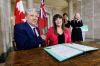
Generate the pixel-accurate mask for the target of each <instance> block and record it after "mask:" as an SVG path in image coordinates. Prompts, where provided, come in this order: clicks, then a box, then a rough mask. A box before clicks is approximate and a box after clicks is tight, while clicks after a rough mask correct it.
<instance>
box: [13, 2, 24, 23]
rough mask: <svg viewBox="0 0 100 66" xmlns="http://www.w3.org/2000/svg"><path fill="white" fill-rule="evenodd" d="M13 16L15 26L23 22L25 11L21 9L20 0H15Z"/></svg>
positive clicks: (21, 3)
mask: <svg viewBox="0 0 100 66" xmlns="http://www.w3.org/2000/svg"><path fill="white" fill-rule="evenodd" d="M14 15H15V24H20V23H23V22H25V11H24V7H23V2H22V1H21V0H16V6H15V12H14Z"/></svg>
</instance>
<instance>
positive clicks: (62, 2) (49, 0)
mask: <svg viewBox="0 0 100 66" xmlns="http://www.w3.org/2000/svg"><path fill="white" fill-rule="evenodd" d="M34 2H35V3H40V2H41V0H34ZM45 4H46V5H49V6H52V7H56V8H58V9H62V8H65V7H67V6H68V2H67V1H66V0H45Z"/></svg>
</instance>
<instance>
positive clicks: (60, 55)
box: [44, 43, 98, 62]
mask: <svg viewBox="0 0 100 66" xmlns="http://www.w3.org/2000/svg"><path fill="white" fill-rule="evenodd" d="M78 46H79V48H78ZM84 48H85V49H84ZM86 48H87V49H86ZM82 49H84V50H82ZM97 49H98V48H94V47H89V46H84V45H79V44H75V43H73V44H66V43H65V44H58V45H54V46H49V47H45V48H44V50H45V51H46V52H47V53H48V54H50V55H51V56H53V57H54V58H55V59H57V60H58V61H59V62H62V61H64V60H67V59H69V58H72V57H74V56H77V55H80V54H82V53H84V52H86V50H87V51H92V50H97Z"/></svg>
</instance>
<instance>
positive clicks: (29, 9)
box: [25, 8, 37, 16]
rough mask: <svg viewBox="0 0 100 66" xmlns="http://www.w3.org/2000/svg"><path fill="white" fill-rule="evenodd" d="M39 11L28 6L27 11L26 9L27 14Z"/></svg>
mask: <svg viewBox="0 0 100 66" xmlns="http://www.w3.org/2000/svg"><path fill="white" fill-rule="evenodd" d="M32 11H33V12H37V11H36V9H35V8H28V9H26V11H25V15H26V16H27V15H28V14H29V13H30V12H32Z"/></svg>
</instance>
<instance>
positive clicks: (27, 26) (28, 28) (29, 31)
mask: <svg viewBox="0 0 100 66" xmlns="http://www.w3.org/2000/svg"><path fill="white" fill-rule="evenodd" d="M25 25H26V28H25V29H26V32H27V34H28V35H29V37H31V38H33V36H34V34H33V30H32V29H31V27H30V26H29V24H28V23H27V22H26V23H25Z"/></svg>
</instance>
